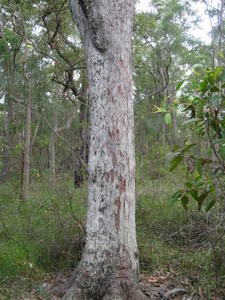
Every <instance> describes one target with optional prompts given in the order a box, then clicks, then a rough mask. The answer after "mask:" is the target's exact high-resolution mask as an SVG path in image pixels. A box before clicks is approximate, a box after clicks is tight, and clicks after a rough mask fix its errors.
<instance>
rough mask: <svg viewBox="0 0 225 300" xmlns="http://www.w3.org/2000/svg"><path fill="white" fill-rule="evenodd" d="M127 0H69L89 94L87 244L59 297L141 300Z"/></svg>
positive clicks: (130, 7)
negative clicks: (84, 66) (136, 226)
mask: <svg viewBox="0 0 225 300" xmlns="http://www.w3.org/2000/svg"><path fill="white" fill-rule="evenodd" d="M134 2H135V1H133V0H128V1H122V0H119V1H118V0H113V1H109V0H107V1H105V0H104V1H103V0H101V1H98V0H97V1H96V0H91V1H78V0H73V1H71V2H70V7H71V11H72V15H73V19H74V21H75V23H76V25H77V27H78V29H79V31H80V34H81V36H82V39H83V42H84V47H85V53H86V64H87V70H88V81H89V94H90V110H89V112H90V122H91V131H90V150H89V163H88V173H89V192H88V209H87V223H86V231H87V235H86V245H85V248H84V251H83V255H82V259H81V262H80V264H79V266H78V268H77V269H76V271H75V273H74V276H73V278H72V279H71V281H70V286H72V287H71V288H70V289H69V290H68V291H67V293H66V295H65V297H64V299H124V298H125V297H126V298H127V299H144V298H145V296H144V295H143V294H142V292H141V291H140V289H139V287H138V284H137V278H138V273H139V263H138V250H137V242H136V230H135V156H134V136H133V129H134V122H133V97H132V72H131V36H132V24H133V14H134Z"/></svg>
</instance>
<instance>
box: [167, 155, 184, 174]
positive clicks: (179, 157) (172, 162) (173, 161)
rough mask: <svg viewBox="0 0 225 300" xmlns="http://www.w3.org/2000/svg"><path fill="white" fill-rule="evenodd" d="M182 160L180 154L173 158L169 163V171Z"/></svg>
mask: <svg viewBox="0 0 225 300" xmlns="http://www.w3.org/2000/svg"><path fill="white" fill-rule="evenodd" d="M183 158H184V156H183V155H182V154H179V155H178V156H177V157H175V158H174V159H173V160H172V161H171V163H170V169H169V171H170V172H171V171H173V170H174V169H175V168H176V167H177V166H178V165H179V164H180V163H181V162H182V160H183Z"/></svg>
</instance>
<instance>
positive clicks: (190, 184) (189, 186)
mask: <svg viewBox="0 0 225 300" xmlns="http://www.w3.org/2000/svg"><path fill="white" fill-rule="evenodd" d="M185 185H186V187H187V188H188V189H191V188H192V183H191V182H190V181H188V182H186V183H185Z"/></svg>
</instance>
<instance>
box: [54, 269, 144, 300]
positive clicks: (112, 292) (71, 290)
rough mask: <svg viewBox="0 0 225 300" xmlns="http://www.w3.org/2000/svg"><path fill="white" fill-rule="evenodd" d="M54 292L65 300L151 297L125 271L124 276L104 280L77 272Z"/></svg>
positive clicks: (114, 299) (131, 299) (116, 299)
mask: <svg viewBox="0 0 225 300" xmlns="http://www.w3.org/2000/svg"><path fill="white" fill-rule="evenodd" d="M78 268H79V267H78ZM52 294H54V295H56V296H57V297H59V298H62V299H64V300H147V299H149V297H148V296H146V295H145V294H144V293H143V292H142V290H141V287H140V286H139V284H138V283H137V282H136V280H135V279H134V276H133V275H131V274H130V272H126V273H124V272H123V276H118V275H117V274H116V275H115V276H110V278H106V279H105V281H104V282H101V281H99V280H98V279H96V278H90V277H89V276H88V277H86V278H84V277H83V276H81V273H80V272H76V273H74V275H73V276H72V277H71V278H70V279H69V280H68V281H67V282H66V283H64V284H63V285H61V286H58V287H56V288H54V289H53V290H52Z"/></svg>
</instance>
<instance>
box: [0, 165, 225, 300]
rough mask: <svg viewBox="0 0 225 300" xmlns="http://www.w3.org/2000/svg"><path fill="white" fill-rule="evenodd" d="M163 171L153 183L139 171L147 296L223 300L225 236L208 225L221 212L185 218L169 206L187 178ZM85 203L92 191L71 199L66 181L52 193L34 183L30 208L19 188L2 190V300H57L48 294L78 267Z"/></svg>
mask: <svg viewBox="0 0 225 300" xmlns="http://www.w3.org/2000/svg"><path fill="white" fill-rule="evenodd" d="M158 169H159V168H157V172H158V173H157V174H151V177H150V176H149V174H148V172H149V171H148V168H147V167H146V170H145V169H144V168H142V170H140V171H139V170H138V171H137V189H136V199H137V209H136V223H137V226H136V227H137V239H138V246H139V252H140V269H141V274H142V275H141V283H140V284H141V286H142V288H143V289H144V291H145V292H146V294H147V293H150V294H151V297H152V299H164V300H165V299H177V300H178V299H184V300H185V299H186V300H188V299H189V300H197V299H212V300H216V299H217V300H225V268H224V263H225V262H224V259H223V253H224V248H223V246H220V242H221V245H223V242H224V235H223V233H222V232H221V231H219V230H218V228H214V227H213V226H214V225H213V223H212V222H211V220H214V219H215V213H216V207H215V208H214V210H213V211H212V213H210V214H208V215H207V216H206V215H205V213H204V212H198V210H197V209H196V208H195V203H194V204H193V206H191V207H190V209H189V210H188V211H185V210H184V209H183V208H182V206H181V204H180V203H177V204H175V205H174V206H171V204H170V202H169V198H170V196H171V195H172V194H173V193H174V191H175V190H176V189H177V188H179V186H180V185H181V182H180V178H182V174H179V173H177V174H176V175H175V176H172V175H171V174H167V173H165V174H164V173H163V170H160V169H159V170H158ZM160 172H161V173H160ZM177 172H179V171H177ZM45 182H46V183H45ZM86 197H87V184H84V185H83V186H82V187H81V188H79V189H76V190H75V191H74V188H73V181H72V178H68V177H66V178H60V180H59V182H58V184H57V187H56V188H55V189H50V188H49V184H48V182H47V180H46V179H44V180H43V181H42V182H34V183H33V184H32V185H31V193H30V201H28V202H26V203H23V202H21V201H20V200H19V199H18V192H17V190H16V187H15V184H14V185H4V186H3V185H2V186H1V185H0V300H19V299H20V300H25V299H27V300H29V299H31V300H32V299H37V300H38V299H39V300H51V299H52V298H51V297H49V296H48V293H47V291H48V288H49V286H50V285H52V284H54V283H57V282H60V281H61V282H62V281H64V280H66V278H67V277H68V276H70V271H71V270H72V269H74V268H75V266H76V264H77V263H78V261H79V260H80V256H81V252H82V247H83V232H82V224H83V223H84V220H85V214H86ZM209 226H210V230H209ZM212 246H213V247H212Z"/></svg>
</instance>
